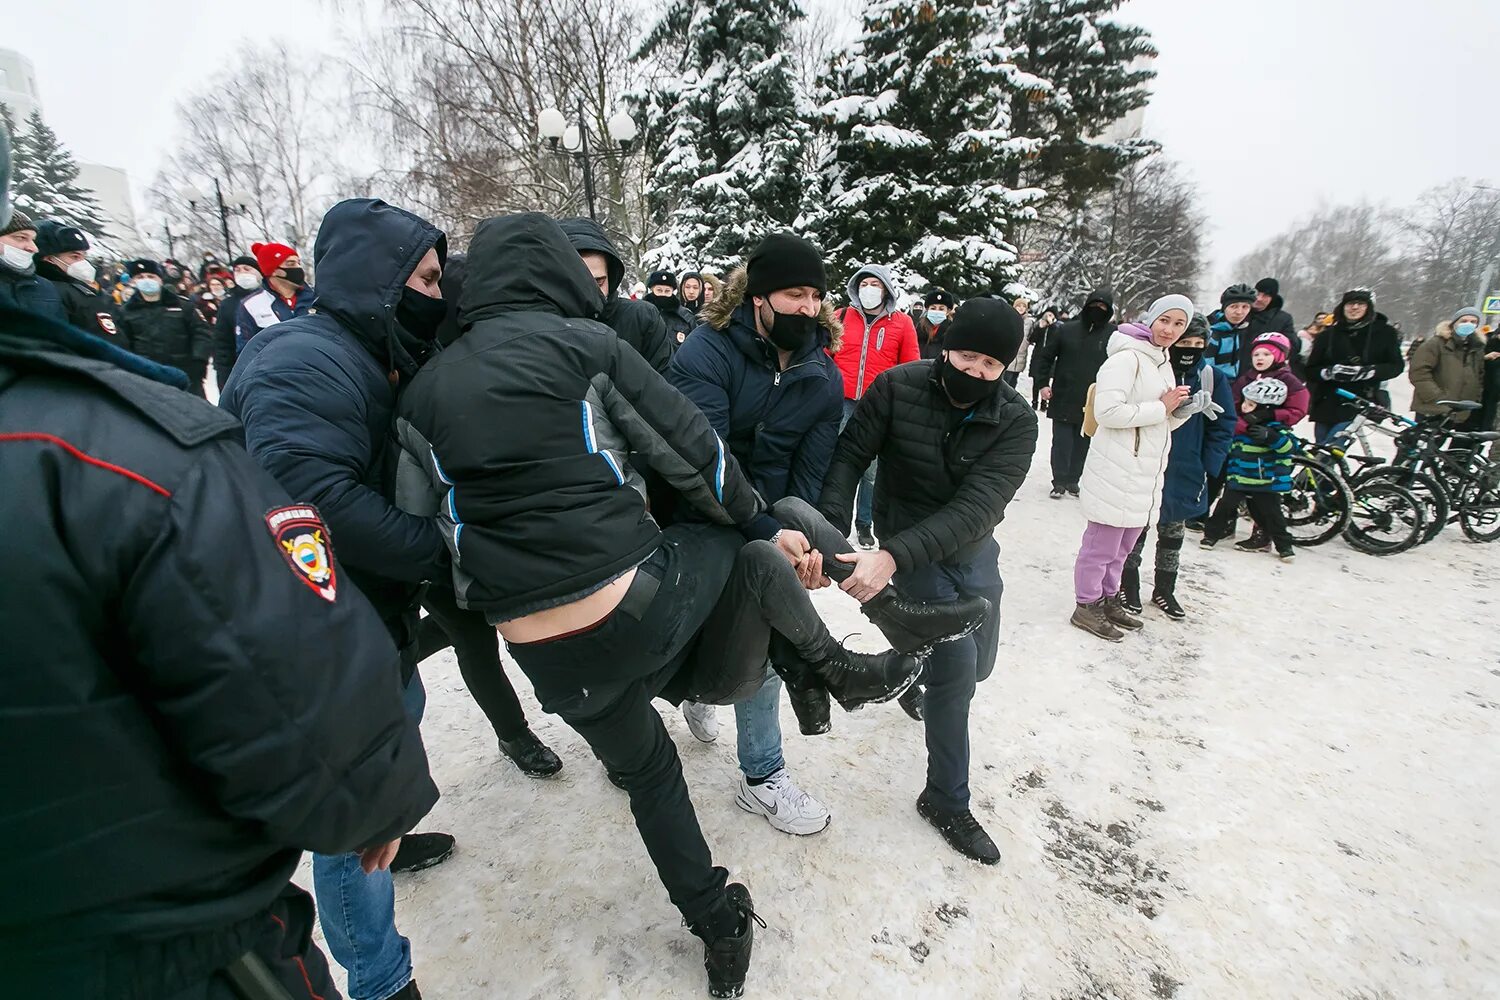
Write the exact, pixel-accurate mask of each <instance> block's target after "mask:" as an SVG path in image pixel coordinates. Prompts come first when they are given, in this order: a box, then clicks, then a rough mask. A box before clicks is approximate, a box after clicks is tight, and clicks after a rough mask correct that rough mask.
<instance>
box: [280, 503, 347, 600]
mask: <svg viewBox="0 0 1500 1000" xmlns="http://www.w3.org/2000/svg"><path fill="white" fill-rule="evenodd" d="M266 527H267V528H269V529H270V531H271V538H272V540H273V541H274V542H275V544H276V551H277V552H280V553H281V558H283V559H285V560H286V564H287V565H288V566H290V567H291V568H292V572H294V573H295V574H296V575H297V578H298V579H299V580H301V581H302V582H303V583H305V584H307V586H308V587H310V588H311V589H312V591H313V593H315V594H317V595H318V596H319V597H321V598H323V600H325V601H328V602H329V603H332V602H333V600H334V598H335V597H337V591H338V571H337V569H336V568H335V566H334V563H333V543H332V542H331V541H330V540H329V537H328V527H327V525H325V524H324V523H323V518H322V517H321V516H319V514H318V511H317V508H315V507H313V506H312V505H310V504H298V505H296V506H293V507H277V508H276V509H275V510H272V511H267V512H266Z"/></svg>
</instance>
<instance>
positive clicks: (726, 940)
mask: <svg viewBox="0 0 1500 1000" xmlns="http://www.w3.org/2000/svg"><path fill="white" fill-rule="evenodd" d="M724 896H725V898H726V900H727V902H728V903H729V906H730V908H731V909H733V910H734V911H735V913H736V915H738V917H739V919H740V927H739V931H738V933H736V934H733V935H719V936H718V937H714V936H713V935H712V934H711V933H709V931H708V930H707V929H706V928H701V927H694V928H693V933H694V934H696V935H698V937H699V938H701V939H702V940H703V969H704V971H706V972H707V973H708V995H709V996H711V997H719V998H723V1000H730V998H733V997H742V996H744V995H745V979H746V977H747V976H749V974H750V953H751V951H752V950H753V949H754V947H755V925H756V924H760V925H761V926H762V927H764V926H765V925H766V924H765V921H764V920H761V918H760V917H758V916H756V914H755V905H754V903H753V902H751V899H750V890H749V889H746V888H745V887H744V886H743V885H741V884H740V883H738V882H734V883H731V884H730V885H728V886H726V887H725V889H724Z"/></svg>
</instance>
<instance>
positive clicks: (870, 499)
mask: <svg viewBox="0 0 1500 1000" xmlns="http://www.w3.org/2000/svg"><path fill="white" fill-rule="evenodd" d="M858 405H859V400H857V399H846V400H844V417H843V419H842V420H840V421H839V433H841V434H842V433H843V431H844V426H845V425H846V424H848V423H849V418H850V417H852V416H854V408H855V407H856V406H858ZM879 464H880V463H879V462H877V461H874V460H873V459H872V460H871V462H870V467H869V468H868V469H866V470H865V472H864V475H862V476H860V477H859V488H858V491H857V492H856V493H855V494H854V523H855V524H857V525H858V524H863V525H869V524H871V523H872V522H873V519H874V516H875V515H874V509H875V468H876V466H878V465H879Z"/></svg>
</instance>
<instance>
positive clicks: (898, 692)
mask: <svg viewBox="0 0 1500 1000" xmlns="http://www.w3.org/2000/svg"><path fill="white" fill-rule="evenodd" d="M907 655H911V654H907ZM918 659H921V657H918ZM925 668H926V664H920V665H918V667H917V669H916V670H914V671H912V674H911V676H910V677H908V678H907V679H906V680H905V682H903V683H902V685H901V686H900V687H898V688H896V689H895V690H894V691H892V692H891V693H890V694H885V695H881V696H880V697H879V698H869V699H866V700H864V701H861V702H859V703H858V704H856V705H855V706H854V707H853V708H850V707H849V706H848V705H847V704H846V703H845V702H844V700H843V699H842V698H839V697H837V696H835V697H834V699H833V700H834V701H836V702H838V703H839V707H840V708H842V709H843V710H844V711H846V712H858V711H859V710H860V709H862V708H864V707H865V706H866V705H884V704H885V703H886V702H888V701H895V700H896V699H897V698H899V697H901V696H902V695H903V694H905V693H906V692H907V689H909V688H910V687H911V686H912V685H913V684H915V683H916V682H917V678H918V677H921V676H922V671H923V669H925ZM830 694H831V692H830Z"/></svg>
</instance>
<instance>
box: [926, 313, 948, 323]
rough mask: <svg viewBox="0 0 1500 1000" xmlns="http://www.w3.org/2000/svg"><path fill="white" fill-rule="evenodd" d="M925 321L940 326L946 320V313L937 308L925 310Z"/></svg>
mask: <svg viewBox="0 0 1500 1000" xmlns="http://www.w3.org/2000/svg"><path fill="white" fill-rule="evenodd" d="M927 322H929V323H931V324H932V325H933V326H942V325H943V324H944V323H946V322H948V314H947V313H945V312H942V311H941V310H938V309H929V310H927Z"/></svg>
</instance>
